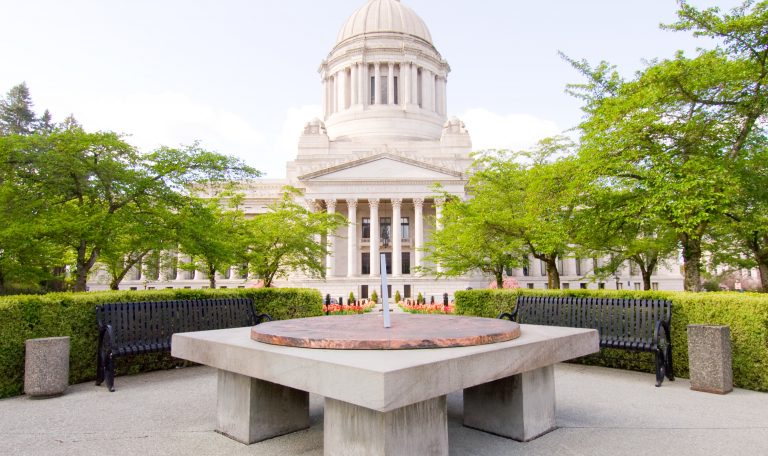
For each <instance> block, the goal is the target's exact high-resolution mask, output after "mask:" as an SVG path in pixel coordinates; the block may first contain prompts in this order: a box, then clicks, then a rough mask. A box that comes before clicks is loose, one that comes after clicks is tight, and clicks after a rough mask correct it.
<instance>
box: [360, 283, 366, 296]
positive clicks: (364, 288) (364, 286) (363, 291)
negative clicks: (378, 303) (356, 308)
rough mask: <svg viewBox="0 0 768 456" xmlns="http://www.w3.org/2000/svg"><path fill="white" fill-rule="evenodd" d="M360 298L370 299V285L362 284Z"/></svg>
mask: <svg viewBox="0 0 768 456" xmlns="http://www.w3.org/2000/svg"><path fill="white" fill-rule="evenodd" d="M360 299H368V285H360Z"/></svg>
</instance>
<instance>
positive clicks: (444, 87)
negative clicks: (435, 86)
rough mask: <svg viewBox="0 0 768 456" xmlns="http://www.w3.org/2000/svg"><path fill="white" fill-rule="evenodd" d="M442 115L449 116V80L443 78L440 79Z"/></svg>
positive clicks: (445, 77)
mask: <svg viewBox="0 0 768 456" xmlns="http://www.w3.org/2000/svg"><path fill="white" fill-rule="evenodd" d="M440 104H441V106H440V114H442V115H444V116H447V115H448V78H447V76H443V78H441V79H440Z"/></svg>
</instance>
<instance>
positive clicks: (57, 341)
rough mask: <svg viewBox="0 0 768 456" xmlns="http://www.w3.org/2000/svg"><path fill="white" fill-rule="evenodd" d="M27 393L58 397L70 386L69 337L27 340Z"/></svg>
mask: <svg viewBox="0 0 768 456" xmlns="http://www.w3.org/2000/svg"><path fill="white" fill-rule="evenodd" d="M25 346H26V353H25V358H24V393H25V394H27V395H28V396H31V397H48V396H57V395H59V394H62V393H64V391H66V389H67V386H68V385H69V337H46V338H42V339H28V340H27V341H26V343H25Z"/></svg>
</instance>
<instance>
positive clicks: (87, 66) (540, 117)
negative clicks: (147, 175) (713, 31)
mask: <svg viewBox="0 0 768 456" xmlns="http://www.w3.org/2000/svg"><path fill="white" fill-rule="evenodd" d="M365 1H366V0H325V1H318V0H291V1H285V0H283V1H278V0H215V1H214V0H208V1H203V0H130V1H129V0H107V1H104V0H99V1H96V0H92V1H85V0H67V1H66V2H63V1H61V0H0V13H2V17H3V20H2V26H0V93H3V94H4V93H7V91H8V90H10V88H11V87H13V86H14V85H16V84H19V83H21V82H26V83H27V86H28V87H29V89H30V92H31V95H32V100H33V102H34V108H35V110H36V111H37V112H38V114H40V113H42V112H43V111H44V110H45V109H49V110H50V111H51V113H52V114H53V117H54V120H55V121H61V120H63V119H64V118H65V117H66V116H68V115H69V114H73V115H74V116H75V118H77V120H78V121H79V122H80V123H81V124H83V126H84V127H85V129H86V130H89V131H96V130H110V131H116V132H119V133H123V134H125V135H127V136H126V140H127V141H128V142H130V143H132V144H134V145H135V146H137V147H139V148H140V149H141V150H147V151H148V150H151V149H154V148H156V147H158V146H160V145H165V146H170V147H175V146H178V145H182V144H191V143H192V142H194V141H199V142H200V144H201V145H202V146H203V147H205V148H207V149H209V150H215V151H217V152H221V153H225V154H229V155H236V156H238V157H241V158H242V159H243V160H245V161H246V162H247V163H249V164H250V165H253V166H254V167H256V168H257V169H259V170H261V171H263V172H264V173H265V174H266V175H265V177H267V178H281V177H284V175H285V163H286V162H287V161H289V160H292V159H294V158H295V156H296V147H297V144H298V138H299V134H300V133H301V130H302V128H303V126H304V124H305V123H306V122H308V121H310V120H312V119H313V118H314V117H319V116H320V104H321V94H322V93H321V90H322V89H321V84H320V77H319V74H318V67H319V65H320V63H321V61H322V60H323V59H324V58H325V57H326V56H327V55H328V53H329V52H330V51H331V49H332V48H333V46H334V45H335V43H336V36H337V34H338V31H339V29H340V28H341V26H342V24H343V23H344V22H345V21H346V19H347V18H348V17H349V16H350V15H351V14H352V13H353V12H354V11H355V10H356V9H357V8H359V7H361V6H363V5H364V4H365ZM402 1H403V3H404V4H405V5H407V6H409V7H410V8H412V9H413V10H414V11H415V12H416V13H417V14H419V16H421V18H422V19H424V21H425V22H426V24H427V26H428V27H429V29H430V32H431V34H432V38H433V41H434V44H435V46H436V48H437V49H438V51H439V52H440V53H441V54H442V56H443V57H444V58H445V59H446V60H447V61H448V63H449V64H450V65H451V69H452V71H451V73H450V75H449V77H448V115H449V116H450V117H452V116H456V117H459V118H460V119H462V120H463V121H464V122H465V123H466V125H467V128H468V129H469V132H470V134H471V135H472V140H473V146H474V149H476V150H480V149H486V148H497V149H523V148H526V147H530V146H531V145H533V144H535V142H536V141H538V140H539V139H541V138H543V137H546V136H551V135H554V134H558V133H561V132H563V131H566V130H569V129H571V128H573V127H574V126H576V125H577V124H578V123H579V120H580V119H581V116H582V112H581V110H580V106H581V104H580V101H579V100H576V99H574V98H572V97H571V96H569V95H568V94H566V93H565V87H566V85H567V84H569V83H578V82H581V81H582V79H581V76H580V75H579V73H577V72H576V71H575V70H574V69H573V68H571V66H570V65H569V64H568V63H567V62H565V61H564V60H563V59H562V58H561V57H560V56H559V55H558V51H560V52H563V53H565V54H566V55H568V56H570V57H572V58H575V59H586V60H587V61H589V62H591V63H593V64H596V63H598V62H600V61H602V60H605V61H608V62H610V63H612V64H614V65H617V67H618V70H619V71H620V72H621V73H622V74H623V75H625V76H631V75H632V74H633V73H634V72H635V71H638V70H639V69H641V68H643V66H644V65H645V63H646V62H647V61H649V60H652V59H657V58H658V59H662V58H671V57H673V56H674V54H675V52H676V51H677V50H683V51H685V52H686V53H687V54H688V55H693V54H694V53H695V51H696V49H697V47H711V46H712V43H711V42H709V41H706V40H704V39H701V38H698V39H697V38H693V37H692V35H691V34H690V33H687V32H670V31H664V30H660V28H659V24H661V23H671V22H673V21H674V20H675V17H676V16H675V11H676V9H677V2H676V1H675V0H579V1H573V0H537V1H520V0H476V1H474V2H468V1H460V0H440V1H436V0H402ZM689 3H691V4H692V5H694V6H697V7H700V8H701V7H711V6H719V7H721V8H723V9H726V10H728V9H730V8H732V7H734V6H737V5H738V4H740V3H741V1H737V0H690V2H689Z"/></svg>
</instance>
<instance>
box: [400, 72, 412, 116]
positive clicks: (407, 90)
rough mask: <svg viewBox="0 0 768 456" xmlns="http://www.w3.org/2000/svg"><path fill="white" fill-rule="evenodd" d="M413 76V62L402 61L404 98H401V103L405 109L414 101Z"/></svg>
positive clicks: (401, 76) (401, 78)
mask: <svg viewBox="0 0 768 456" xmlns="http://www.w3.org/2000/svg"><path fill="white" fill-rule="evenodd" d="M412 79H413V78H412V77H411V64H410V63H401V64H400V81H401V82H402V84H403V99H402V100H401V103H402V105H403V109H407V108H408V105H409V104H412V103H413V101H412V100H413V97H412V94H411V92H412V90H411V86H412V85H413V83H412Z"/></svg>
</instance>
